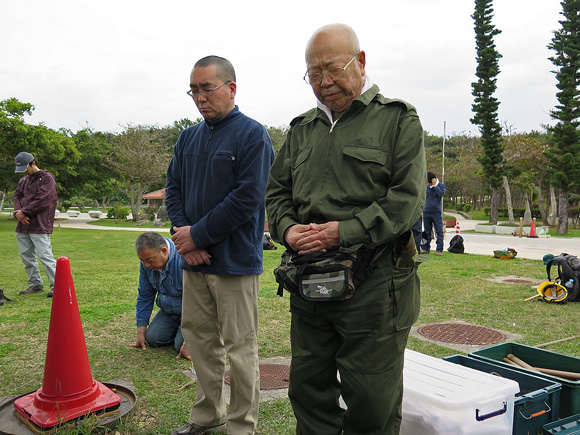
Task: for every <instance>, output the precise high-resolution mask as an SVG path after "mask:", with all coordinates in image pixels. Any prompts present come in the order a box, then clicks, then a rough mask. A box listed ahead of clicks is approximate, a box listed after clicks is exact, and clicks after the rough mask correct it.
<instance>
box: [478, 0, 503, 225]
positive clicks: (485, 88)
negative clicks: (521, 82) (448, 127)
mask: <svg viewBox="0 0 580 435" xmlns="http://www.w3.org/2000/svg"><path fill="white" fill-rule="evenodd" d="M492 3H493V1H492V0H475V12H474V14H473V15H472V18H473V20H474V22H475V41H476V50H477V57H476V59H477V69H476V75H477V77H478V80H477V82H474V83H472V84H471V88H472V95H473V96H474V97H475V98H474V103H473V105H472V111H473V112H474V114H475V115H474V116H473V118H472V119H471V122H472V123H473V124H475V125H478V126H479V130H480V132H481V146H482V148H483V155H482V156H481V157H480V158H479V159H478V160H479V162H480V163H481V166H482V168H483V173H484V176H485V178H486V179H487V182H488V183H489V186H490V187H491V201H490V202H491V203H490V206H491V213H490V217H489V221H490V222H491V223H494V224H497V220H498V201H499V198H498V192H499V189H501V187H502V185H503V175H504V172H505V171H504V158H503V143H502V137H501V126H500V124H499V122H498V116H497V110H498V107H499V101H498V100H497V98H495V97H494V96H493V94H494V92H495V90H496V88H497V86H496V81H497V78H496V77H497V75H498V74H499V59H500V58H501V54H499V53H498V51H497V50H496V48H495V43H494V37H495V36H496V35H499V34H500V33H501V31H500V30H498V29H496V28H495V26H494V25H493V24H492V18H493V4H492Z"/></svg>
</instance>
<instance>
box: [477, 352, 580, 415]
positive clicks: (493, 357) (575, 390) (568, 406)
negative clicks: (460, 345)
mask: <svg viewBox="0 0 580 435" xmlns="http://www.w3.org/2000/svg"><path fill="white" fill-rule="evenodd" d="M509 353H511V354H513V355H515V356H517V357H518V358H520V359H521V360H522V361H525V362H526V363H528V364H529V365H531V366H533V367H542V368H546V369H553V370H563V371H568V372H579V371H580V358H575V357H572V356H569V355H562V354H561V353H557V352H552V351H549V350H545V349H539V348H537V347H531V346H526V345H524V344H518V343H511V342H508V343H501V344H494V345H493V346H489V347H485V348H482V349H478V350H475V351H473V352H471V353H469V356H472V357H474V358H479V359H483V360H486V361H489V362H492V363H494V364H498V365H499V366H501V367H508V368H511V369H514V370H519V371H522V372H524V373H528V374H533V375H534V376H539V377H541V378H546V379H550V380H551V381H554V382H559V383H560V384H562V391H561V392H560V412H559V417H560V418H566V417H569V416H571V415H574V414H579V413H580V381H571V380H568V379H564V378H560V377H557V376H552V375H546V374H544V373H538V372H535V371H532V370H528V369H524V368H522V367H516V366H513V365H511V364H508V363H506V362H503V359H504V358H505V357H506V355H507V354H509Z"/></svg>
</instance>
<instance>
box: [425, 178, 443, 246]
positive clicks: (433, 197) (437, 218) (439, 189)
mask: <svg viewBox="0 0 580 435" xmlns="http://www.w3.org/2000/svg"><path fill="white" fill-rule="evenodd" d="M443 195H445V184H443V183H441V182H440V181H439V179H438V178H437V176H436V175H435V173H434V172H431V171H429V172H427V198H426V200H425V208H424V209H423V227H424V228H425V232H426V233H427V243H426V244H424V245H422V246H421V249H422V251H421V253H422V254H429V252H431V239H432V238H433V229H435V234H436V235H437V242H436V246H437V251H436V252H435V254H436V255H443V209H442V205H441V203H442V201H441V199H442V198H443Z"/></svg>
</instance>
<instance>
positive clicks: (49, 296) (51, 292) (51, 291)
mask: <svg viewBox="0 0 580 435" xmlns="http://www.w3.org/2000/svg"><path fill="white" fill-rule="evenodd" d="M52 294H53V290H52V289H50V291H49V292H48V293H47V294H46V297H47V298H51V297H52Z"/></svg>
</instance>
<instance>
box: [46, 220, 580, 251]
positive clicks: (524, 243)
mask: <svg viewBox="0 0 580 435" xmlns="http://www.w3.org/2000/svg"><path fill="white" fill-rule="evenodd" d="M445 214H451V213H447V212H446V213H445ZM455 217H456V218H457V220H458V222H459V227H460V231H461V236H462V237H463V239H464V245H465V253H467V254H480V255H489V256H492V255H493V251H495V250H497V249H504V248H513V249H515V250H516V251H517V252H518V255H517V256H518V258H527V259H530V260H541V259H542V258H543V257H544V255H546V254H554V255H557V254H560V253H561V252H567V253H568V254H572V255H576V256H577V257H580V239H578V238H565V237H549V238H537V239H535V238H534V239H532V238H527V237H522V238H520V237H514V236H509V235H507V236H506V235H500V234H481V233H465V232H464V231H466V230H473V229H475V225H476V224H477V223H483V222H485V221H475V220H470V219H464V218H463V217H462V216H460V215H456V216H455ZM96 220H97V219H92V218H91V217H89V215H88V214H87V213H81V214H80V216H79V217H78V218H68V219H61V220H60V226H61V227H62V228H85V229H86V228H88V229H101V230H123V231H159V232H169V226H166V227H160V228H139V227H136V228H118V227H106V226H97V225H89V224H88V222H91V221H96ZM54 224H55V226H57V225H58V224H59V222H58V219H55V223H54ZM455 234H456V230H455V229H453V228H448V229H447V233H446V234H445V245H444V246H445V253H444V255H456V254H450V253H448V252H447V251H446V250H447V248H448V247H449V241H450V240H451V238H452V237H453V236H454V235H455ZM432 243H433V246H435V245H434V243H435V242H434V241H433V242H432Z"/></svg>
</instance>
